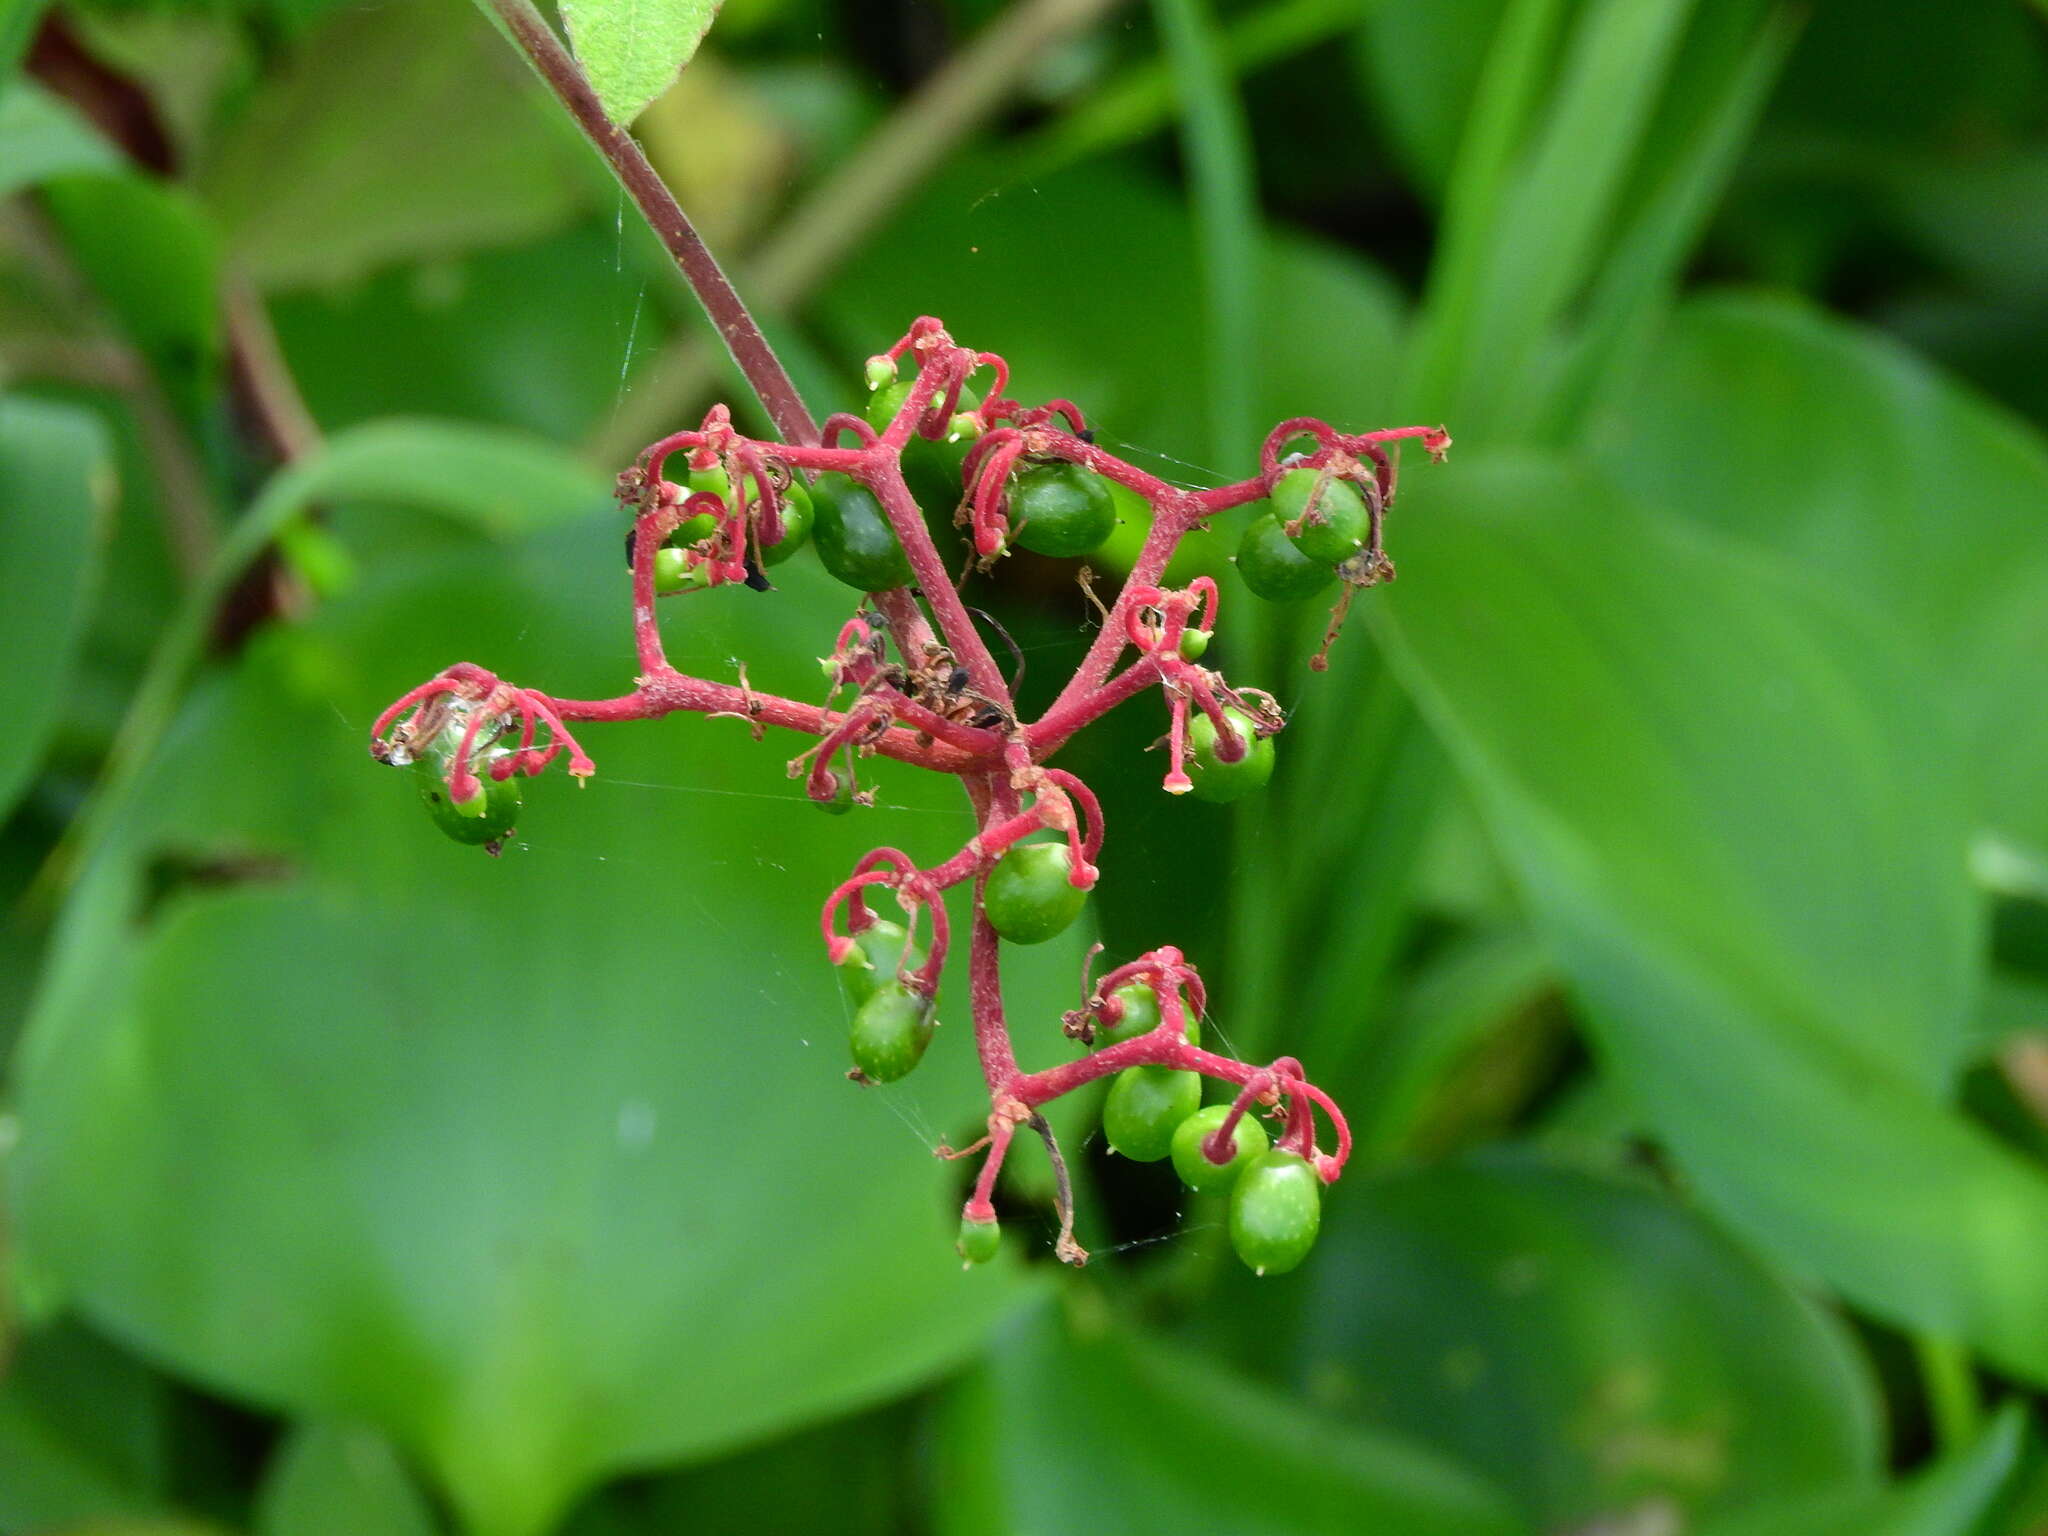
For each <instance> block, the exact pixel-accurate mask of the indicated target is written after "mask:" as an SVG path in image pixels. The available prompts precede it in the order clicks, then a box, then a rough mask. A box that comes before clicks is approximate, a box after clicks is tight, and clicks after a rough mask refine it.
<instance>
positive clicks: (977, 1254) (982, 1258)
mask: <svg viewBox="0 0 2048 1536" xmlns="http://www.w3.org/2000/svg"><path fill="white" fill-rule="evenodd" d="M1002 1245H1003V1227H1002V1223H1001V1222H997V1221H970V1220H969V1219H968V1218H967V1217H965V1216H962V1217H961V1218H960V1240H959V1241H958V1242H956V1243H955V1244H954V1245H953V1247H954V1248H955V1250H956V1251H958V1253H959V1255H960V1257H961V1258H963V1259H965V1260H966V1261H967V1262H968V1263H969V1264H986V1263H987V1262H988V1261H989V1260H990V1259H992V1258H994V1257H995V1256H996V1251H997V1250H998V1249H999V1248H1001V1247H1002Z"/></svg>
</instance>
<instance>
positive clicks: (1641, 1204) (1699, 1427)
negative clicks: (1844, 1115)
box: [1293, 1153, 1883, 1530]
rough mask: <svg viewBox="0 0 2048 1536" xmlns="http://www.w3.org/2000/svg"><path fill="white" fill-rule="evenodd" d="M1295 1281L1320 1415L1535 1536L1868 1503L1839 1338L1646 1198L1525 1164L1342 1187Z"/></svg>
mask: <svg viewBox="0 0 2048 1536" xmlns="http://www.w3.org/2000/svg"><path fill="white" fill-rule="evenodd" d="M1446 1213H1455V1218H1454V1219H1446ZM1307 1274H1308V1278H1309V1284H1310V1293H1309V1294H1308V1295H1307V1296H1304V1297H1302V1298H1301V1300H1300V1302H1299V1304H1298V1307H1297V1309H1296V1310H1297V1312H1298V1315H1299V1316H1300V1317H1301V1318H1302V1319H1303V1322H1302V1324H1301V1326H1300V1337H1299V1339H1298V1341H1297V1343H1296V1345H1295V1349H1294V1356H1293V1367H1294V1372H1295V1374H1296V1375H1297V1376H1298V1378H1299V1379H1301V1380H1303V1381H1305V1382H1306V1383H1308V1384H1309V1385H1310V1387H1311V1389H1312V1390H1313V1391H1314V1392H1315V1394H1316V1397H1317V1399H1318V1401H1319V1403H1320V1405H1321V1406H1323V1407H1325V1408H1328V1409H1331V1410H1336V1411H1343V1412H1347V1413H1349V1414H1350V1415H1352V1416H1356V1417H1360V1418H1362V1419H1364V1420H1365V1421H1366V1422H1368V1423H1371V1424H1373V1425H1375V1426H1378V1427H1382V1428H1385V1429H1389V1430H1392V1431H1394V1432H1396V1433H1399V1434H1402V1435H1405V1436H1407V1437H1409V1438H1410V1439H1413V1440H1414V1441H1416V1442H1417V1443H1418V1444H1423V1445H1428V1446H1430V1447H1432V1448H1433V1449H1435V1450H1437V1451H1438V1452H1439V1453H1441V1454H1442V1455H1444V1456H1445V1457H1447V1458H1450V1459H1452V1460H1455V1461H1457V1462H1459V1463H1461V1464H1462V1465H1465V1466H1468V1467H1472V1468H1474V1469H1475V1470H1477V1471H1480V1472H1482V1473H1483V1474H1485V1475H1486V1476H1488V1477H1489V1478H1490V1479H1491V1480H1492V1481H1493V1482H1494V1483H1496V1484H1497V1485H1498V1486H1499V1487H1501V1488H1502V1489H1504V1490H1506V1491H1508V1492H1511V1493H1513V1494H1514V1495H1515V1496H1516V1497H1517V1499H1518V1500H1519V1501H1520V1502H1521V1504H1522V1507H1523V1509H1524V1510H1525V1512H1526V1513H1527V1514H1528V1515H1529V1517H1530V1519H1531V1522H1532V1523H1533V1524H1535V1525H1536V1526H1537V1527H1538V1528H1540V1529H1543V1530H1562V1529H1566V1528H1571V1529H1577V1528H1580V1527H1581V1526H1584V1525H1591V1524H1595V1523H1597V1522H1598V1520H1599V1519H1600V1518H1601V1517H1603V1516H1604V1517H1609V1518H1614V1517H1618V1516H1619V1515H1620V1514H1621V1513H1622V1512H1623V1511H1625V1510H1627V1509H1630V1508H1633V1507H1635V1506H1637V1505H1641V1504H1645V1503H1650V1502H1656V1503H1658V1504H1659V1505H1664V1506H1670V1507H1673V1508H1675V1509H1677V1510H1683V1511H1685V1512H1687V1513H1688V1514H1692V1515H1698V1514H1704V1513H1706V1512H1709V1511H1713V1510H1721V1509H1732V1508H1738V1507H1741V1506H1743V1505H1745V1504H1747V1503H1748V1502H1750V1501H1753V1500H1755V1499H1756V1498H1758V1497H1775V1496H1789V1495H1791V1494H1794V1493H1799V1492H1804V1491H1808V1490H1815V1489H1822V1488H1829V1489H1832V1488H1836V1487H1839V1486H1842V1485H1844V1484H1852V1483H1860V1484H1863V1485H1869V1484H1872V1483H1873V1482H1874V1481H1875V1479H1876V1476H1877V1473H1878V1469H1879V1466H1880V1464H1881V1459H1882V1445H1883V1432H1882V1412H1881V1408H1880V1404H1879V1400H1878V1396H1877V1391H1876V1384H1875V1382H1874V1381H1873V1380H1872V1379H1871V1376H1870V1372H1869V1370H1868V1368H1867V1367H1866V1366H1865V1365H1864V1363H1863V1361H1862V1359H1861V1358H1860V1356H1859V1355H1858V1354H1857V1351H1856V1348H1855V1345H1854V1343H1853V1342H1852V1341H1851V1339H1850V1337H1849V1336H1848V1334H1847V1332H1846V1330H1845V1329H1844V1328H1843V1327H1842V1326H1841V1324H1840V1323H1838V1322H1837V1321H1835V1320H1834V1319H1832V1318H1830V1317H1829V1316H1828V1315H1827V1314H1825V1313H1823V1312H1822V1311H1821V1310H1820V1309H1819V1308H1817V1307H1816V1306H1814V1305H1813V1304H1812V1303H1811V1302H1809V1301H1807V1300H1805V1299H1804V1298H1802V1297H1800V1296H1799V1295H1797V1294H1796V1293H1794V1292H1793V1291H1792V1290H1791V1289H1790V1288H1789V1287H1788V1286H1787V1285H1786V1284H1785V1283H1784V1282H1783V1281H1782V1280H1780V1279H1779V1278H1777V1277H1776V1276H1774V1275H1772V1274H1771V1273H1769V1272H1768V1271H1767V1270H1765V1269H1763V1268H1762V1267H1761V1266H1760V1265H1759V1264H1758V1263H1757V1262H1756V1260H1755V1259H1754V1258H1752V1257H1751V1256H1750V1255H1749V1254H1748V1253H1746V1252H1745V1251H1744V1250H1742V1249H1741V1248H1739V1247H1737V1246H1736V1245H1735V1244H1734V1243H1732V1242H1731V1241H1729V1240H1728V1239H1727V1238H1726V1237H1724V1236H1723V1235H1722V1234H1721V1233H1719V1232H1717V1231H1716V1230H1715V1229H1714V1228H1712V1227H1711V1226H1709V1225H1708V1224H1706V1223H1705V1222H1703V1221H1701V1220H1700V1219H1699V1218H1698V1217H1697V1216H1695V1215H1693V1214H1691V1213H1689V1212H1687V1211H1686V1210H1684V1209H1683V1208H1681V1207H1679V1206H1677V1205H1675V1204H1673V1203H1672V1202H1671V1201H1670V1200H1668V1199H1666V1198H1664V1197H1663V1196H1660V1195H1658V1194H1656V1193H1654V1192H1652V1191H1651V1190H1649V1189H1646V1188H1643V1187H1640V1186H1637V1185H1633V1184H1627V1183H1622V1182H1619V1181H1617V1180H1613V1179H1606V1178H1596V1177H1593V1176H1591V1175H1589V1174H1586V1173H1581V1172H1577V1171H1574V1170H1571V1169H1569V1168H1565V1167H1560V1166H1557V1165H1554V1164H1551V1163H1548V1162H1546V1161H1544V1160H1541V1159H1539V1158H1536V1157H1534V1156H1531V1155H1528V1154H1527V1153H1513V1154H1493V1155H1489V1156H1483V1157H1475V1158H1469V1159H1465V1160H1463V1161H1460V1162H1457V1163H1453V1164H1449V1165H1446V1166H1440V1167H1435V1168H1428V1169H1421V1170H1415V1171H1410V1172H1405V1173H1399V1174H1393V1175H1389V1176H1386V1177H1383V1178H1379V1179H1375V1180H1372V1181H1370V1182H1364V1183H1362V1185H1361V1186H1359V1187H1354V1185H1353V1183H1352V1181H1351V1180H1350V1179H1346V1180H1345V1181H1344V1182H1343V1184H1342V1185H1341V1186H1339V1188H1338V1189H1337V1190H1335V1191H1333V1192H1332V1198H1331V1200H1330V1202H1329V1211H1328V1215H1327V1218H1326V1220H1325V1223H1324V1229H1323V1235H1322V1238H1321V1240H1320V1242H1319V1243H1318V1245H1317V1255H1316V1262H1315V1264H1314V1265H1313V1266H1312V1267H1311V1268H1310V1269H1309V1270H1308V1271H1307Z"/></svg>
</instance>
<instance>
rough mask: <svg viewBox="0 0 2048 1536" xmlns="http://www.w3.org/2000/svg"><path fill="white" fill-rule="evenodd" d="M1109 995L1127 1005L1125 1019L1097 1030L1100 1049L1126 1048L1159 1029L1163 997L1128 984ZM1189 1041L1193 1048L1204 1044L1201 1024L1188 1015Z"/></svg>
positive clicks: (1142, 985)
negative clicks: (1114, 1046)
mask: <svg viewBox="0 0 2048 1536" xmlns="http://www.w3.org/2000/svg"><path fill="white" fill-rule="evenodd" d="M1109 995H1110V996H1111V997H1113V998H1115V999H1116V1000H1117V1001H1118V1002H1119V1003H1121V1004H1123V1016H1122V1017H1121V1018H1119V1019H1118V1020H1117V1021H1116V1023H1114V1024H1104V1025H1100V1026H1098V1027H1097V1028H1096V1031H1095V1043H1096V1045H1097V1046H1100V1047H1104V1048H1107V1047H1109V1046H1112V1045H1122V1044H1123V1043H1124V1042H1125V1041H1126V1040H1135V1039H1137V1038H1138V1036H1140V1035H1144V1034H1150V1033H1151V1032H1152V1031H1153V1030H1155V1029H1157V1028H1158V1027H1159V1017H1160V1014H1159V994H1158V993H1157V992H1155V991H1153V990H1152V988H1151V987H1149V986H1147V985H1146V984H1145V983H1144V982H1142V981H1127V982H1125V983H1124V984H1123V985H1122V986H1120V987H1118V988H1117V989H1116V990H1115V991H1114V992H1112V993H1110V994H1109ZM1187 1040H1188V1044H1189V1045H1200V1044H1201V1043H1202V1025H1201V1021H1200V1020H1199V1019H1197V1018H1195V1017H1194V1016H1193V1015H1192V1014H1189V1015H1187Z"/></svg>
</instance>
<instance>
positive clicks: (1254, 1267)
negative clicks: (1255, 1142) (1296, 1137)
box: [1230, 1150, 1323, 1275]
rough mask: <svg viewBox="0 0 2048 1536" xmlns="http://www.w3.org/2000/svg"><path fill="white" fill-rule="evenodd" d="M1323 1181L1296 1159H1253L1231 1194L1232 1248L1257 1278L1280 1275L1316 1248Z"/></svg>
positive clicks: (1284, 1155)
mask: <svg viewBox="0 0 2048 1536" xmlns="http://www.w3.org/2000/svg"><path fill="white" fill-rule="evenodd" d="M1322 1224H1323V1181H1322V1179H1321V1177H1320V1176H1319V1175H1318V1174H1317V1173H1316V1171H1315V1169H1313V1168H1311V1167H1310V1166H1309V1165H1308V1162H1307V1161H1306V1160H1305V1159H1304V1158H1302V1157H1301V1156H1300V1155H1298V1154H1297V1153H1293V1152H1283V1151H1279V1150H1274V1151H1271V1152H1267V1153H1265V1154H1264V1155H1263V1156H1260V1157H1257V1158H1254V1159H1253V1160H1252V1161H1251V1163H1250V1165H1249V1166H1247V1167H1246V1168H1245V1170H1244V1171H1243V1172H1242V1173H1240V1174H1239V1175H1238V1178H1237V1184H1236V1186H1235V1187H1234V1188H1233V1189H1232V1190H1231V1191H1230V1246H1231V1247H1233V1248H1235V1249H1236V1250H1237V1256H1238V1257H1239V1258H1240V1259H1243V1260H1244V1262H1245V1263H1246V1264H1247V1265H1248V1266H1250V1268H1251V1271H1252V1273H1253V1274H1256V1275H1284V1274H1286V1273H1287V1271H1289V1270H1290V1269H1292V1268H1294V1267H1295V1265H1297V1264H1299V1263H1300V1262H1301V1261H1302V1260H1303V1259H1305V1258H1307V1257H1308V1251H1309V1249H1311V1248H1313V1247H1314V1246H1315V1243H1316V1232H1317V1230H1318V1229H1319V1228H1320V1227H1321V1226H1322Z"/></svg>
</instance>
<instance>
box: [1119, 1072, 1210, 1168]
mask: <svg viewBox="0 0 2048 1536" xmlns="http://www.w3.org/2000/svg"><path fill="white" fill-rule="evenodd" d="M1201 1107H1202V1077H1201V1074H1200V1073H1198V1072H1181V1071H1177V1070H1176V1069H1174V1068H1172V1067H1126V1068H1125V1069H1124V1070H1123V1071H1121V1072H1119V1073H1117V1075H1116V1080H1115V1081H1114V1082H1112V1083H1111V1084H1110V1085H1109V1097H1107V1098H1106V1099H1104V1100H1103V1101H1102V1134H1103V1137H1104V1139H1106V1140H1107V1141H1108V1142H1109V1144H1110V1146H1111V1147H1112V1148H1114V1149H1115V1150H1116V1151H1118V1152H1121V1153H1122V1154H1123V1155H1124V1156H1125V1157H1128V1158H1129V1159H1130V1160H1131V1161H1132V1162H1134V1163H1156V1162H1158V1161H1159V1160H1160V1159H1161V1158H1162V1157H1165V1156H1167V1155H1168V1154H1169V1153H1171V1152H1172V1151H1173V1133H1174V1132H1175V1131H1176V1130H1178V1129H1179V1127H1180V1123H1181V1121H1183V1120H1185V1119H1187V1117H1188V1116H1189V1115H1192V1114H1193V1113H1194V1112H1195V1111H1196V1110H1198V1109H1200V1108H1201Z"/></svg>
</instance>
